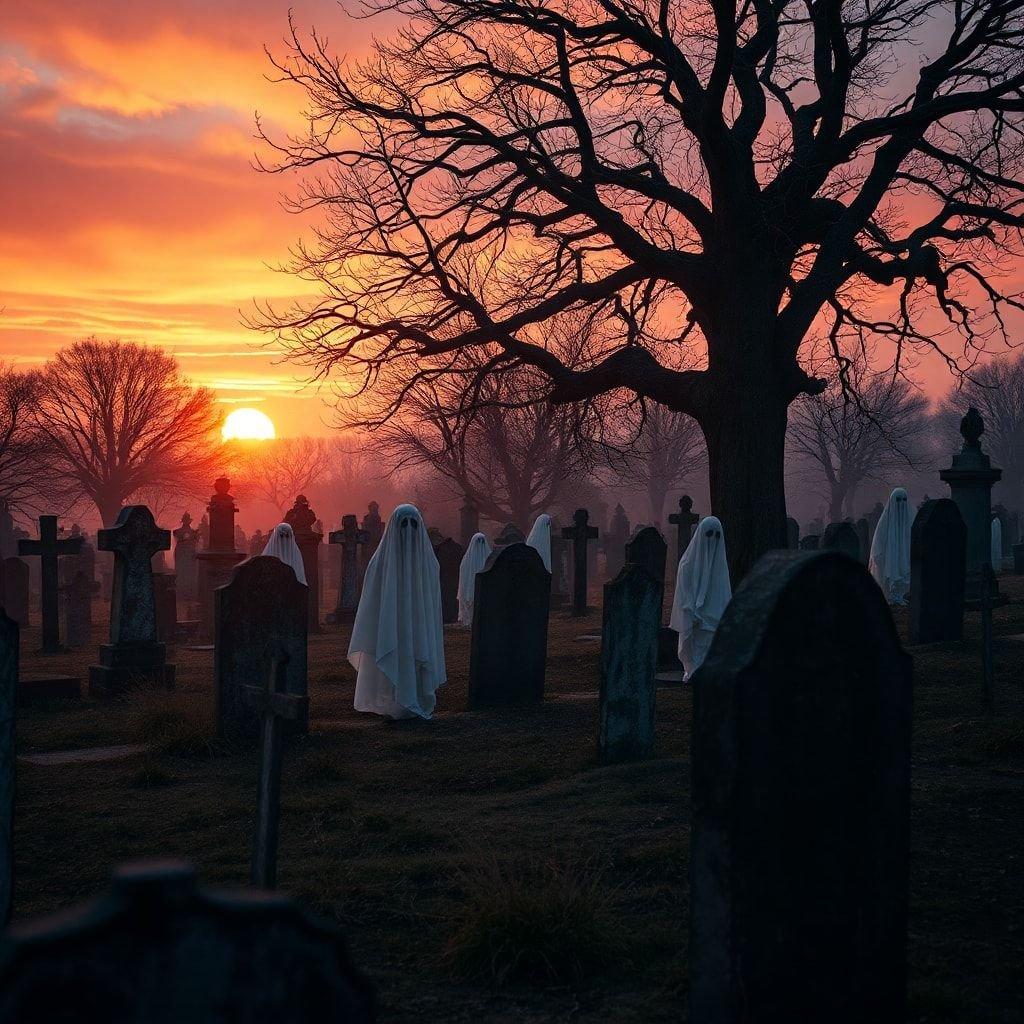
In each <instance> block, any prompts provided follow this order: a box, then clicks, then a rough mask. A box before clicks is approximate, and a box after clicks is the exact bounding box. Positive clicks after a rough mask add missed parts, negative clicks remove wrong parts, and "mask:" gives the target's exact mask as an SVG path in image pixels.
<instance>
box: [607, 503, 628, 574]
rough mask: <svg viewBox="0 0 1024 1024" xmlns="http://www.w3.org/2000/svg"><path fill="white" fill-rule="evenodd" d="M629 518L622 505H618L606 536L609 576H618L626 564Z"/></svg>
mask: <svg viewBox="0 0 1024 1024" xmlns="http://www.w3.org/2000/svg"><path fill="white" fill-rule="evenodd" d="M629 536H630V530H629V518H628V516H627V515H626V510H625V509H624V508H623V507H622V505H616V506H615V511H614V512H613V513H612V521H611V522H610V523H609V524H608V532H607V533H606V534H605V537H604V558H605V568H606V570H607V572H608V575H609V576H617V575H618V574H619V572H620V570H621V569H622V567H623V566H624V565H625V564H626V545H627V544H628V543H629Z"/></svg>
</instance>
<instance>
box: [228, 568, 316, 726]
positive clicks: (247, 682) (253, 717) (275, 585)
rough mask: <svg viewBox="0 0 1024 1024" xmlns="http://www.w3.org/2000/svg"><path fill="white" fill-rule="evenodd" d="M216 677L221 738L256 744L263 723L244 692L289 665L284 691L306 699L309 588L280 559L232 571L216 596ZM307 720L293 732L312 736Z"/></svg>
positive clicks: (303, 720)
mask: <svg viewBox="0 0 1024 1024" xmlns="http://www.w3.org/2000/svg"><path fill="white" fill-rule="evenodd" d="M216 623H217V626H216V640H215V643H214V655H213V675H214V691H215V705H216V719H217V733H218V735H220V736H225V737H238V738H241V739H244V740H246V741H249V742H255V741H256V740H257V739H258V738H259V737H260V735H261V733H262V720H261V718H260V716H259V715H258V714H257V712H256V710H255V709H254V708H252V707H251V706H250V705H249V704H248V703H247V702H246V698H245V696H244V693H243V690H244V688H245V687H247V686H252V685H254V684H257V683H259V682H261V681H263V680H266V679H267V678H269V673H270V671H271V666H272V665H273V664H274V663H275V662H279V663H281V664H283V665H285V666H286V667H285V670H284V678H283V681H282V683H281V689H282V692H284V693H287V694H290V695H291V696H293V697H302V698H306V697H307V696H308V692H307V686H308V684H307V661H306V637H307V633H308V630H309V614H308V610H307V602H306V587H304V586H303V585H302V584H301V583H299V581H298V580H297V579H296V578H295V573H294V572H292V570H291V568H290V567H289V566H287V565H285V564H284V562H282V561H281V560H280V559H278V558H272V557H271V556H269V555H256V556H255V557H254V558H250V559H248V560H247V561H245V562H243V563H242V564H241V565H239V566H237V567H236V568H235V569H233V570H232V573H231V579H230V581H229V582H228V583H227V584H225V585H224V586H223V587H219V588H218V590H217V593H216ZM308 727H309V726H308V718H307V717H306V716H305V715H304V716H303V717H302V718H300V719H298V720H296V721H292V722H289V723H288V724H287V726H286V727H285V731H286V732H288V733H305V732H307V731H308Z"/></svg>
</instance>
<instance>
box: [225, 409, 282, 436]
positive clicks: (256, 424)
mask: <svg viewBox="0 0 1024 1024" xmlns="http://www.w3.org/2000/svg"><path fill="white" fill-rule="evenodd" d="M220 433H221V437H223V438H224V440H225V441H270V440H272V439H273V438H275V437H276V436H277V433H276V431H275V430H274V421H273V420H272V419H271V418H270V417H269V416H268V415H267V414H266V413H265V412H260V411H259V409H235V410H234V411H233V412H231V413H229V414H228V417H227V419H226V420H224V426H222V427H221V428H220Z"/></svg>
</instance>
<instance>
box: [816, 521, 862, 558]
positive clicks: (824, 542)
mask: <svg viewBox="0 0 1024 1024" xmlns="http://www.w3.org/2000/svg"><path fill="white" fill-rule="evenodd" d="M821 546H822V547H823V548H826V549H827V550H829V551H842V553H843V554H844V555H849V556H850V557H851V558H852V559H854V560H855V561H858V562H859V561H860V540H859V539H858V537H857V531H856V530H855V529H854V528H853V526H852V524H850V523H846V522H843V523H829V524H828V526H826V527H825V536H824V537H822V539H821Z"/></svg>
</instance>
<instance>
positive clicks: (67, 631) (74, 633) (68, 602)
mask: <svg viewBox="0 0 1024 1024" xmlns="http://www.w3.org/2000/svg"><path fill="white" fill-rule="evenodd" d="M99 589H100V585H99V584H98V583H96V582H95V581H94V580H90V579H89V578H88V576H87V575H86V573H85V570H84V569H79V570H78V572H76V573H75V575H74V578H73V579H72V580H70V581H68V583H66V584H65V586H64V639H65V642H66V643H67V645H68V647H71V648H77V647H87V646H88V645H89V644H90V643H91V642H92V599H93V595H94V594H96V593H97V592H98V591H99Z"/></svg>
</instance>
